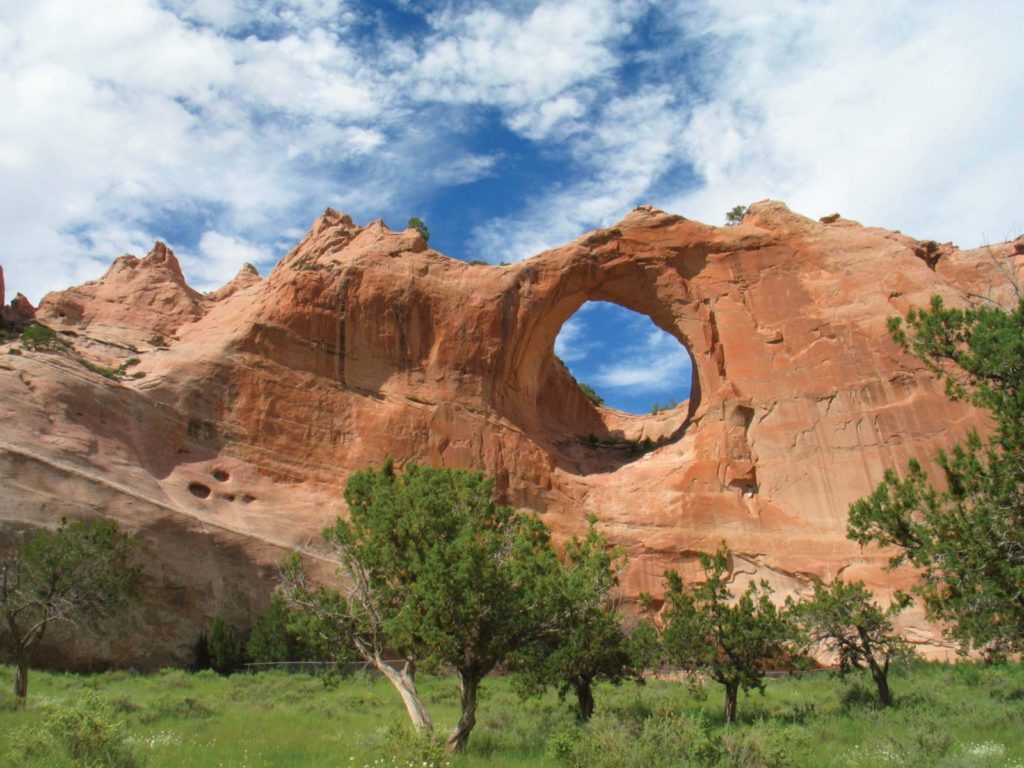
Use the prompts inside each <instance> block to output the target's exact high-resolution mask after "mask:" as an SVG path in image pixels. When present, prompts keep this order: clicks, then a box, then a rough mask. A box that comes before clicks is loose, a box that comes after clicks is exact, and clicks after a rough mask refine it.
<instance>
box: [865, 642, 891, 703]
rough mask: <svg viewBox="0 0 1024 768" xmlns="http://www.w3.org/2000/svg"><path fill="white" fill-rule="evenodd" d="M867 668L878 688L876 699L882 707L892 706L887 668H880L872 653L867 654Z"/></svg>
mask: <svg viewBox="0 0 1024 768" xmlns="http://www.w3.org/2000/svg"><path fill="white" fill-rule="evenodd" d="M868 668H869V669H870V670H871V678H872V679H873V680H874V681H875V686H876V687H877V688H878V701H879V703H880V704H881V705H882V706H883V707H889V706H892V692H891V691H890V690H889V674H888V670H885V669H882V667H880V666H879V665H878V662H877V661H875V657H874V656H873V655H872V654H870V653H869V654H868Z"/></svg>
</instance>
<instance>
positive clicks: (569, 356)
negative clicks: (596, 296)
mask: <svg viewBox="0 0 1024 768" xmlns="http://www.w3.org/2000/svg"><path fill="white" fill-rule="evenodd" d="M584 306H586V305H584ZM587 335H588V334H587V325H586V321H585V320H584V319H582V318H580V317H579V316H573V317H570V318H569V319H568V320H566V321H565V323H563V324H562V328H561V330H559V331H558V336H556V337H555V355H557V356H558V357H559V358H561V360H562V362H563V363H575V362H578V361H580V360H585V359H586V358H587V356H588V355H589V354H590V353H591V352H592V351H593V349H594V348H595V347H598V346H601V344H600V342H597V341H594V340H592V339H587V338H586V337H587Z"/></svg>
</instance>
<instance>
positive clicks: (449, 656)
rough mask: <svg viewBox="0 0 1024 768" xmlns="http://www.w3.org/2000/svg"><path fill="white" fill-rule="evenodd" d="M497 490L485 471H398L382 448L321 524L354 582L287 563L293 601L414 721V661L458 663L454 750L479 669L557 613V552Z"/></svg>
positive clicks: (466, 727) (421, 716)
mask: <svg viewBox="0 0 1024 768" xmlns="http://www.w3.org/2000/svg"><path fill="white" fill-rule="evenodd" d="M492 493H493V482H492V481H491V480H490V479H489V478H486V477H484V476H483V475H482V474H480V473H478V472H469V471H466V470H457V469H436V468H431V467H422V466H418V465H415V464H411V465H409V466H408V467H407V468H406V470H405V472H404V473H403V474H401V475H399V474H397V473H396V472H395V471H394V467H393V464H392V462H391V461H390V460H388V461H387V462H385V465H384V467H383V469H381V470H380V471H379V472H377V471H373V470H364V471H362V472H357V473H356V474H354V475H353V476H352V477H351V478H350V479H349V482H348V485H347V487H346V489H345V500H346V502H347V503H348V507H349V512H350V519H349V520H340V519H339V520H338V521H337V523H336V524H335V525H334V526H333V527H332V528H329V529H327V530H326V531H325V532H324V535H325V537H326V538H327V540H328V541H329V542H330V543H331V544H333V545H334V547H335V551H336V553H337V556H338V560H339V562H340V564H341V568H340V573H341V574H342V576H343V577H344V578H345V580H346V581H347V582H348V583H349V584H351V585H352V588H351V589H350V590H349V592H348V593H347V594H346V595H345V596H341V595H339V594H338V593H337V592H333V591H331V590H327V589H323V588H321V589H320V590H317V591H314V590H312V589H311V588H309V587H308V586H306V587H301V584H300V580H301V578H302V577H300V576H299V574H297V573H295V572H292V573H291V574H286V581H287V582H288V583H290V584H291V585H293V586H292V587H290V591H291V593H292V594H294V595H296V596H297V597H298V599H297V600H296V601H295V602H296V604H297V605H302V606H304V607H305V608H306V609H307V611H308V612H309V613H310V614H312V615H313V616H314V617H315V618H314V621H316V622H317V623H318V624H320V625H321V626H328V627H331V632H333V633H334V635H335V636H336V637H338V638H344V639H345V640H347V641H348V642H351V643H352V645H353V646H354V648H355V649H356V651H357V653H358V654H359V655H360V656H361V657H362V658H364V659H366V660H367V661H369V662H370V663H371V664H373V665H374V666H376V667H377V668H378V669H380V670H381V671H382V673H384V674H385V675H387V676H388V679H389V680H390V681H391V682H392V684H394V685H395V687H396V688H397V689H398V690H399V692H400V694H401V695H402V698H403V701H404V702H405V704H406V709H407V711H408V712H409V715H410V718H411V720H412V722H413V724H414V725H415V726H417V727H419V728H428V729H429V728H431V727H432V725H431V721H430V718H429V716H428V715H427V711H426V708H425V707H424V706H423V704H422V701H420V699H419V696H418V694H417V693H416V689H415V683H414V679H413V672H414V669H415V664H416V663H424V664H427V665H430V666H432V667H446V668H450V669H454V670H455V671H456V673H457V674H458V676H459V682H460V687H461V708H462V712H461V716H460V718H459V721H458V723H457V724H456V726H455V728H454V729H453V730H452V732H451V733H450V735H449V736H448V740H447V748H448V750H449V751H456V750H461V749H463V748H464V747H465V745H466V744H467V742H468V739H469V735H470V732H471V731H472V729H473V727H474V725H475V723H476V709H477V701H478V694H479V688H480V683H481V681H482V680H483V678H484V677H485V676H486V675H487V674H488V673H489V672H490V671H491V670H493V669H494V668H495V666H497V665H498V664H499V663H501V662H503V661H505V660H506V659H507V658H508V657H509V655H510V654H511V653H512V652H513V651H515V650H516V649H518V648H520V647H522V646H523V645H524V644H526V643H528V642H530V641H531V640H532V639H533V638H534V637H535V636H537V634H539V633H542V632H545V631H549V628H550V625H551V622H552V621H553V619H552V618H551V614H552V612H553V610H554V607H553V606H554V604H555V602H556V600H555V598H556V596H557V585H558V570H559V564H558V561H557V558H556V557H555V555H554V552H553V550H552V549H551V546H550V540H549V534H548V530H547V528H546V527H545V526H544V524H543V523H542V522H541V521H540V519H539V518H538V517H537V516H536V515H534V514H526V513H522V512H517V511H515V510H513V509H512V508H510V507H506V506H502V505H499V504H496V503H495V502H494V501H493V499H492ZM297 584H298V585H299V586H300V588H299V589H295V588H294V585H297ZM325 634H330V633H325ZM386 648H387V649H391V650H392V651H394V652H396V653H398V654H399V655H401V656H402V657H403V658H404V659H405V666H404V667H403V669H402V670H401V671H400V672H399V671H398V670H394V669H390V668H389V667H387V665H386V664H384V663H383V656H382V654H383V652H384V649H386Z"/></svg>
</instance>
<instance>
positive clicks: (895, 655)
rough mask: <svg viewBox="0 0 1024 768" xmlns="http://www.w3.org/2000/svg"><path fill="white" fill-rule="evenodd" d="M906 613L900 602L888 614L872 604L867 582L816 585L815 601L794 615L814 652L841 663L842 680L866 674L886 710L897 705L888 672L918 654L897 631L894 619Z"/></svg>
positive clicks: (796, 608) (797, 608)
mask: <svg viewBox="0 0 1024 768" xmlns="http://www.w3.org/2000/svg"><path fill="white" fill-rule="evenodd" d="M905 607H906V602H905V601H902V600H897V601H896V602H894V603H893V604H892V606H891V607H890V608H889V609H888V610H886V611H883V610H882V609H881V608H879V607H878V605H877V604H875V602H874V601H873V600H872V595H871V592H870V591H869V590H868V589H867V587H865V586H864V584H863V582H860V581H854V582H850V583H848V584H847V583H845V582H842V581H834V582H832V584H830V585H828V586H825V585H824V584H815V585H814V596H813V597H812V598H811V599H810V600H807V601H804V602H801V603H797V604H795V605H794V607H793V610H794V612H795V615H796V616H797V619H798V621H799V622H800V625H801V627H802V628H803V630H804V632H805V633H806V635H807V639H808V640H809V642H810V643H811V645H812V647H817V648H819V649H825V650H828V651H830V652H832V653H834V654H836V656H838V658H839V670H838V672H839V676H840V677H843V676H845V675H846V674H848V673H849V672H851V671H853V670H855V669H867V670H868V671H869V672H870V673H871V679H872V680H874V682H875V686H876V687H877V688H878V701H879V703H880V704H881V705H882V706H883V707H888V706H890V705H891V704H892V692H891V690H890V689H889V666H890V664H891V663H892V662H894V661H907V660H910V659H911V658H913V656H914V652H913V649H912V648H911V646H910V644H909V643H907V641H906V640H904V639H903V638H902V637H901V636H900V635H899V634H898V633H897V632H896V630H895V628H894V627H893V625H892V617H893V616H895V615H896V614H898V613H899V612H900V611H902V610H903V608H905Z"/></svg>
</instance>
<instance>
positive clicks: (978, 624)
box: [849, 296, 1024, 656]
mask: <svg viewBox="0 0 1024 768" xmlns="http://www.w3.org/2000/svg"><path fill="white" fill-rule="evenodd" d="M890 332H891V333H892V335H893V337H894V339H895V340H896V341H897V343H899V344H901V345H902V346H903V347H904V349H906V350H908V351H910V352H911V353H912V354H914V355H915V356H916V357H917V358H918V359H919V360H921V361H922V362H924V363H925V364H926V365H927V366H928V367H929V368H930V369H931V370H933V371H934V372H935V373H936V374H937V375H939V376H941V377H942V378H943V379H944V380H945V382H946V391H947V393H948V394H949V395H950V397H952V398H954V399H957V400H966V401H969V402H971V403H973V404H975V405H977V406H978V407H980V408H984V409H985V410H987V411H988V412H989V414H990V415H991V417H992V421H993V425H994V428H993V430H992V432H991V434H990V435H989V436H988V437H987V438H985V439H983V438H982V437H980V436H979V435H978V433H977V432H973V431H972V432H971V433H970V434H969V435H968V436H967V438H966V439H965V440H964V441H962V442H960V443H957V444H956V445H954V446H953V448H952V450H951V451H950V452H949V453H946V452H940V453H939V455H938V457H937V463H938V464H939V466H940V468H941V469H942V471H943V473H944V475H945V486H946V487H945V490H939V489H937V488H935V487H934V486H933V485H932V484H931V483H930V481H929V479H928V477H927V474H926V473H925V472H924V470H923V469H922V468H921V466H920V464H919V463H918V462H916V461H911V462H910V465H909V468H908V471H907V473H906V476H905V477H903V478H900V477H899V476H897V474H896V473H895V472H893V471H891V470H890V471H887V472H886V474H885V478H884V480H883V482H882V483H881V485H879V486H878V488H876V489H875V491H874V492H873V493H872V494H871V495H870V496H868V497H867V498H864V499H861V500H860V501H857V502H855V503H854V504H853V505H852V506H851V508H850V518H849V535H850V537H851V538H853V539H854V540H856V541H858V542H860V543H861V544H866V543H868V542H874V543H876V544H879V545H881V546H886V547H894V548H895V549H896V554H895V555H894V556H893V558H892V559H891V565H893V566H896V565H899V564H900V563H903V562H905V561H909V562H910V563H911V564H912V565H914V566H916V567H917V568H919V569H921V572H922V577H921V582H920V584H919V586H918V587H917V588H916V591H917V592H918V594H919V595H920V596H921V597H922V599H923V600H924V604H925V607H926V609H927V610H928V613H929V616H930V617H931V618H932V619H935V620H939V621H943V622H947V623H948V626H949V634H950V635H951V636H952V637H953V638H954V639H956V640H958V641H960V642H961V643H962V647H963V649H964V650H969V649H971V648H976V649H980V650H983V651H985V652H987V653H989V654H992V655H996V656H998V655H1002V654H1005V653H1013V652H1019V651H1021V650H1024V391H1022V388H1021V387H1022V384H1024V299H1021V300H1019V301H1018V303H1017V305H1016V306H1015V307H1013V308H1012V309H1010V310H1007V309H1003V308H1001V307H999V306H995V305H990V304H986V305H983V306H976V307H970V308H967V309H960V308H949V307H946V306H945V305H944V304H943V301H942V299H941V298H940V297H938V296H936V297H933V298H932V302H931V306H930V307H929V308H927V309H921V310H912V311H911V312H910V313H909V314H908V315H907V317H906V322H905V323H904V322H903V321H901V320H900V319H899V318H894V319H892V320H891V321H890Z"/></svg>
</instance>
